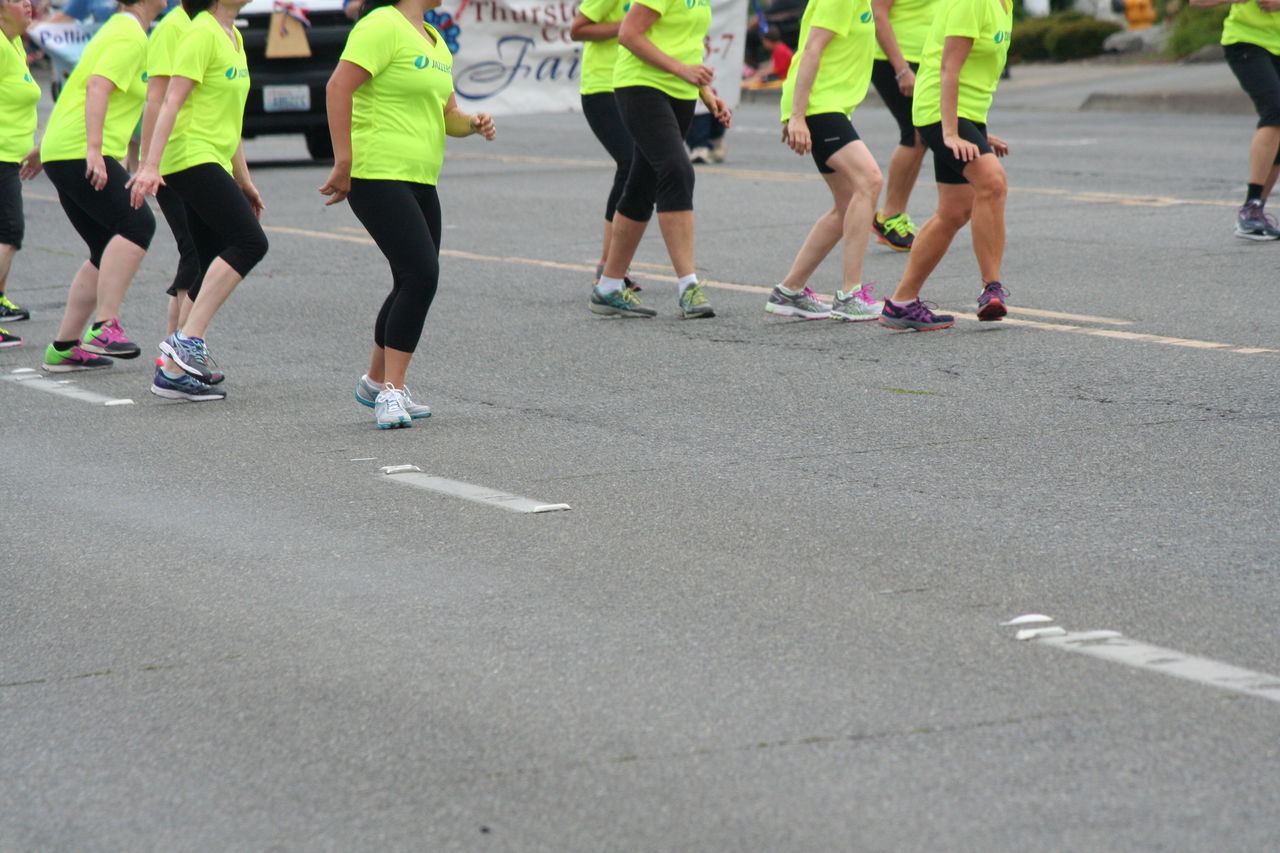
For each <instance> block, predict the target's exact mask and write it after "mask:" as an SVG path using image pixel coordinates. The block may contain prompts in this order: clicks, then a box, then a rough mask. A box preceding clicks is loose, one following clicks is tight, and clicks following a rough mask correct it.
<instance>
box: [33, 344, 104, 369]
mask: <svg viewBox="0 0 1280 853" xmlns="http://www.w3.org/2000/svg"><path fill="white" fill-rule="evenodd" d="M110 366H111V359H109V358H103V357H102V356H98V355H94V354H93V353H91V352H85V351H84V350H82V349H81V348H80V347H72V348H71V349H68V350H60V349H58V348H57V347H55V346H54V345H53V344H49V346H47V347H45V350H44V363H43V364H41V365H40V369H41V370H43V371H45V372H46V373H71V372H73V371H76V370H101V369H102V368H104V367H110Z"/></svg>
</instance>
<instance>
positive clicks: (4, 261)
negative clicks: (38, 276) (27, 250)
mask: <svg viewBox="0 0 1280 853" xmlns="http://www.w3.org/2000/svg"><path fill="white" fill-rule="evenodd" d="M16 254H18V247H17V246H11V245H9V244H8V243H0V293H4V292H5V287H6V286H7V285H8V284H9V267H10V266H12V264H13V256H14V255H16Z"/></svg>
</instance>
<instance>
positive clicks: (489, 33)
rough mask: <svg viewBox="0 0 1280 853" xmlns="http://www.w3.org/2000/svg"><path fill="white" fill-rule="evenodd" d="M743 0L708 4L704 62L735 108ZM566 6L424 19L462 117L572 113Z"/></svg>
mask: <svg viewBox="0 0 1280 853" xmlns="http://www.w3.org/2000/svg"><path fill="white" fill-rule="evenodd" d="M747 2H748V0H712V4H711V31H710V33H709V34H708V36H707V57H706V62H707V64H708V65H711V66H712V67H713V68H715V70H716V79H715V83H714V84H713V85H714V86H715V87H716V89H717V91H718V92H719V93H720V97H722V98H724V99H725V100H726V101H727V102H728V103H729V105H730V106H731V107H732V106H735V105H736V104H737V102H738V94H739V92H740V91H741V88H742V79H741V78H742V55H743V40H744V34H745V30H746V20H747ZM577 8H578V4H577V3H576V2H572V0H559V1H558V2H550V0H448V2H447V4H446V6H443V7H441V8H439V9H436V10H433V11H432V12H429V13H427V20H428V21H430V22H431V23H432V24H433V25H434V26H435V27H436V28H437V29H439V30H440V33H441V35H443V36H444V39H445V42H446V43H448V45H449V49H450V50H452V51H453V53H454V59H453V85H454V88H455V89H456V90H457V93H458V97H459V99H460V100H462V101H464V102H467V103H468V106H467V107H466V109H476V110H483V111H485V112H489V113H493V114H494V115H522V114H527V113H547V112H571V111H573V112H576V111H578V110H579V109H581V103H580V101H579V96H578V84H579V77H580V71H581V67H580V66H581V62H582V45H581V44H580V43H578V42H575V41H572V40H571V39H570V38H569V25H570V24H572V23H573V15H574V13H575V12H576V11H577Z"/></svg>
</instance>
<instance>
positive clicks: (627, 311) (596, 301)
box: [587, 287, 658, 317]
mask: <svg viewBox="0 0 1280 853" xmlns="http://www.w3.org/2000/svg"><path fill="white" fill-rule="evenodd" d="M587 307H588V308H590V309H591V311H592V313H594V314H616V315H618V316H619V317H656V316H658V312H657V311H654V310H653V309H652V308H645V307H644V306H643V305H641V304H640V299H639V298H638V297H637V296H636V293H635V291H634V290H632V289H631V288H629V287H624V288H622V289H621V290H615V291H614V292H613V293H601V292H600V288H598V287H593V288H591V301H589V302H588V303H587Z"/></svg>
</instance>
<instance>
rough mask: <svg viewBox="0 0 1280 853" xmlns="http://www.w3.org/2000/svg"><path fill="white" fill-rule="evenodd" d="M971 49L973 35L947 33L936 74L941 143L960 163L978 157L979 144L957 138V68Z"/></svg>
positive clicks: (958, 73) (958, 125) (958, 131)
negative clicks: (937, 73)
mask: <svg viewBox="0 0 1280 853" xmlns="http://www.w3.org/2000/svg"><path fill="white" fill-rule="evenodd" d="M972 51H973V39H971V38H966V37H964V36H947V39H946V41H944V42H943V43H942V68H941V72H940V74H939V78H940V81H939V85H940V86H941V89H942V93H941V98H940V99H939V105H940V106H941V110H942V143H943V144H944V145H946V146H947V147H948V148H950V149H951V153H952V154H955V155H956V159H957V160H959V161H960V162H962V163H968V162H969V161H970V160H975V159H977V157H978V146H976V145H974V144H973V143H972V142H968V141H966V140H964V139H961V138H960V118H959V110H960V107H959V104H960V69H961V68H963V67H964V62H965V60H966V59H968V58H969V54H970V52H972Z"/></svg>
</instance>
